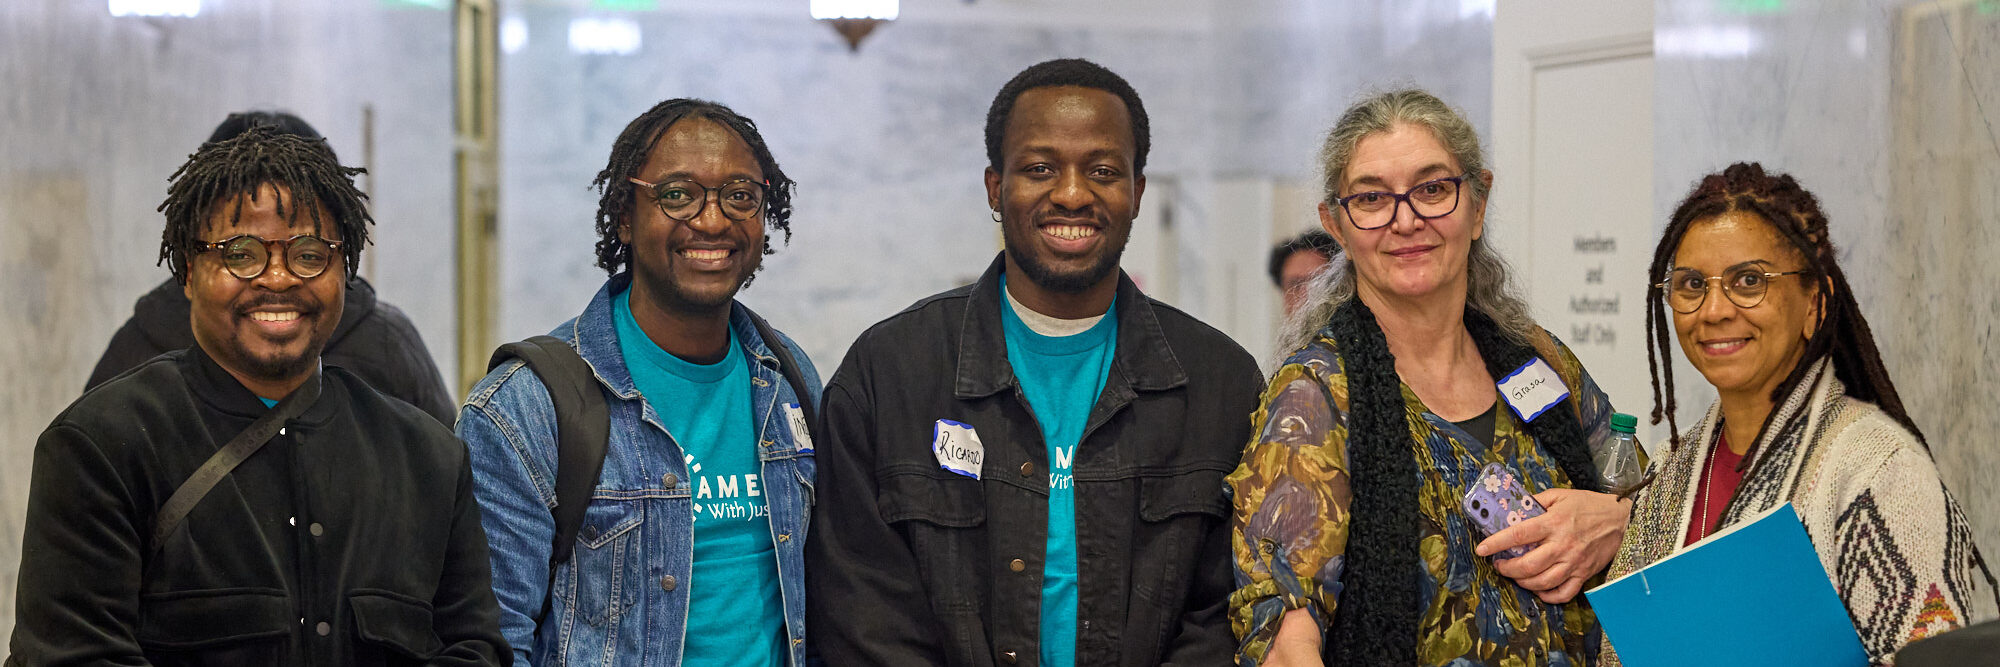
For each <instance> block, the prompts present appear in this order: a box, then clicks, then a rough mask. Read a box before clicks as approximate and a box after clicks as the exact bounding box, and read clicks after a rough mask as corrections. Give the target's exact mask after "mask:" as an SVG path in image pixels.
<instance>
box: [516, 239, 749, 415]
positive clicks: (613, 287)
mask: <svg viewBox="0 0 2000 667" xmlns="http://www.w3.org/2000/svg"><path fill="white" fill-rule="evenodd" d="M631 287H632V272H630V271H626V272H623V273H619V274H618V275H615V276H612V277H611V279H610V280H606V281H604V286H602V287H599V288H598V289H597V295H596V296H592V297H591V298H590V304H589V305H587V306H584V308H583V314H581V315H578V316H576V319H573V320H570V322H569V324H568V325H567V327H557V330H556V331H555V332H554V333H555V334H556V335H557V336H562V337H567V338H569V340H570V342H571V343H572V344H574V345H575V346H576V353H577V355H578V356H581V357H583V360H584V361H585V362H586V363H589V364H590V367H591V369H592V370H595V371H596V372H597V379H598V381H599V382H602V383H604V386H605V388H607V389H610V390H611V391H612V393H615V394H617V395H618V397H619V398H622V399H625V400H628V401H630V400H637V399H638V398H639V387H638V385H636V384H634V383H633V382H632V371H631V369H630V368H629V367H627V366H626V365H625V352H624V350H621V349H619V347H618V322H617V320H616V319H615V318H616V317H617V314H616V311H615V310H614V307H613V305H612V304H613V299H615V298H617V296H618V293H619V292H623V291H625V290H627V289H630V288H631ZM729 327H730V328H731V329H734V330H735V331H736V340H737V342H738V343H739V344H741V345H742V346H743V351H744V352H745V353H746V354H748V355H749V357H750V358H751V359H755V360H757V363H758V364H760V365H762V366H764V367H766V368H771V369H774V370H775V369H776V368H777V366H778V358H777V357H776V356H773V355H772V354H771V348H770V347H769V346H768V345H766V343H765V341H764V338H763V337H762V336H759V335H757V326H756V325H754V324H751V323H750V314H749V312H748V311H746V310H745V309H744V307H743V304H742V303H739V302H736V301H733V300H732V301H731V302H730V304H729ZM565 328H567V329H568V330H567V331H565V330H564V329H565Z"/></svg>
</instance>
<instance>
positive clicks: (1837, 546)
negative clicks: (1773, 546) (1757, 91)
mask: <svg viewBox="0 0 2000 667" xmlns="http://www.w3.org/2000/svg"><path fill="white" fill-rule="evenodd" d="M1834 258H1835V253H1834V248H1833V241H1832V239H1831V238H1830V236H1829V234H1828V231H1827V220H1826V216H1825V214H1823V213H1822V212H1821V211H1820V208H1819V202H1818V200H1817V199H1816V198H1814V197H1813V195H1812V193H1810V192H1807V191H1806V190H1805V189H1804V188H1802V187H1800V186H1799V184H1798V182H1797V181H1795V180H1793V179H1792V177H1791V176H1788V175H1782V174H1768V173H1765V171H1764V169H1763V167H1762V166H1759V165H1757V164H1754V163H1751V164H1742V163H1739V164H1735V165H1731V166H1730V167H1729V168H1728V169H1726V170H1724V171H1722V172H1721V173H1717V174H1709V175H1708V176H1706V177H1704V178H1702V180H1701V182H1700V183H1698V184H1697V185H1696V186H1695V188H1694V191H1693V192H1691V193H1689V194H1688V196H1687V198H1686V199H1685V200H1683V201H1682V202H1681V204H1680V207H1679V208H1677V209H1675V211H1674V216H1673V219H1672V220H1671V221H1670V222H1669V223H1668V225H1667V229H1666V233H1665V235H1664V236H1663V237H1662V238H1661V239H1660V245H1659V247H1658V249H1656V250H1655V251H1654V253H1653V264H1652V268H1651V273H1650V276H1651V281H1652V282H1653V283H1654V284H1653V285H1652V298H1650V299H1648V301H1647V318H1646V328H1647V334H1648V338H1649V339H1650V340H1651V341H1652V342H1653V345H1652V346H1651V347H1649V348H1648V349H1647V360H1648V362H1649V363H1650V365H1651V366H1652V368H1653V369H1654V370H1653V376H1654V377H1653V396H1654V402H1655V405H1654V408H1653V421H1654V423H1658V422H1659V421H1660V419H1661V417H1663V416H1664V417H1665V418H1666V419H1667V420H1668V424H1669V425H1670V427H1671V428H1674V429H1675V431H1676V432H1678V425H1676V424H1674V422H1673V414H1674V409H1675V405H1674V384H1673V374H1672V367H1671V363H1670V357H1669V352H1668V349H1667V347H1668V346H1667V335H1668V330H1667V319H1668V318H1669V317H1671V318H1672V319H1673V335H1674V337H1675V339H1676V340H1678V341H1679V343H1680V349H1681V353H1682V354H1684V355H1686V356H1687V359H1688V361H1689V362H1690V363H1692V364H1694V367H1695V370H1697V371H1700V372H1701V375H1702V378H1703V379H1705V380H1707V381H1708V383H1709V384H1710V385H1713V386H1714V387H1715V391H1716V395H1717V399H1716V401H1715V403H1714V404H1713V405H1711V406H1709V409H1708V412H1707V414H1706V415H1705V416H1703V417H1702V419H1701V421H1700V423H1698V424H1696V425H1695V426H1694V427H1693V428H1691V429H1689V430H1687V431H1686V432H1685V434H1681V435H1676V436H1674V440H1673V444H1674V447H1673V450H1672V452H1671V453H1669V454H1666V455H1664V457H1663V458H1662V459H1661V460H1660V461H1659V463H1658V466H1657V468H1656V470H1657V476H1656V478H1655V481H1654V483H1653V484H1652V485H1651V486H1650V487H1649V488H1647V489H1645V490H1644V491H1642V492H1641V493H1640V494H1639V495H1638V496H1636V499H1635V500H1636V504H1635V505H1634V508H1633V512H1632V521H1631V527H1630V530H1629V531H1628V532H1627V533H1626V538H1625V542H1624V546H1623V548H1622V549H1621V550H1620V552H1619V554H1618V557H1617V559H1616V560H1615V561H1613V564H1612V571H1611V576H1614V577H1615V576H1619V575H1622V574H1625V573H1627V572H1631V571H1633V570H1637V569H1639V568H1642V567H1645V566H1646V565H1648V564H1651V563H1653V562H1654V561H1657V560H1660V559H1662V558H1665V557H1667V556H1670V555H1673V553H1674V552H1675V551H1677V550H1679V549H1681V548H1682V547H1684V546H1686V545H1689V544H1693V543H1694V542H1696V541H1698V540H1700V539H1702V538H1703V537H1706V536H1708V535H1710V534H1712V533H1715V532H1717V531H1719V530H1722V529H1724V528H1727V527H1728V526H1730V525H1731V524H1733V523H1736V522H1737V521H1739V520H1742V519H1743V518H1745V517H1751V516H1756V515H1758V514H1760V513H1762V512H1763V511H1765V510H1768V509H1771V508H1774V507H1777V506H1779V505H1781V504H1783V503H1786V502H1790V503H1792V505H1793V507H1794V508H1795V509H1796V510H1797V511H1798V513H1799V518H1800V519H1802V520H1803V521H1804V523H1805V527H1806V533H1807V535H1809V536H1810V537H1811V538H1812V542H1813V546H1814V547H1815V548H1816V549H1817V551H1818V552H1819V558H1820V563H1821V565H1824V566H1825V567H1826V571H1827V572H1828V573H1829V574H1831V575H1832V576H1833V578H1834V583H1835V584H1836V587H1835V588H1836V590H1838V591H1839V592H1840V595H1841V598H1842V600H1843V601H1844V602H1845V603H1846V604H1847V610H1848V615H1849V616H1851V617H1852V618H1853V619H1854V621H1855V627H1856V629H1857V630H1859V631H1860V633H1861V641H1862V645H1863V646H1864V647H1865V648H1866V649H1867V650H1868V653H1869V656H1870V658H1871V659H1873V660H1875V661H1877V662H1883V661H1887V660H1889V659H1891V657H1892V656H1893V654H1894V653H1895V651H1896V649H1898V648H1900V647H1902V646H1903V645H1904V644H1906V643H1909V642H1911V641H1915V640H1917V639H1922V638H1924V637H1928V636H1931V635H1934V634H1937V633H1939V632H1943V631H1945V630H1950V629H1953V628H1957V627H1960V626H1962V625H1965V624H1968V623H1972V622H1975V621H1979V620H1984V619H1988V618H1993V617H1995V616H1996V615H2000V607H1996V605H2000V602H1997V601H1996V599H1995V597H1994V588H1995V587H1994V580H1993V577H1992V575H1991V574H1990V573H1989V572H1988V571H1987V569H1986V566H1985V563H1984V562H1983V560H1982V559H1981V558H1980V556H1979V550H1978V548H1977V547H1975V546H1974V544H1973V541H1972V533H1971V530H1970V528H1969V527H1968V525H1967V523H1966V520H1965V514H1964V513H1963V512H1961V511H1960V510H1959V507H1958V503H1957V502H1955V501H1953V500H1952V497H1951V494H1950V493H1948V492H1946V491H1945V488H1944V485H1943V483H1941V482H1940V481H1939V480H1938V474H1937V468H1936V466H1935V465H1934V464H1933V463H1932V462H1931V457H1930V451H1929V449H1928V448H1927V447H1926V446H1925V445H1924V439H1923V435H1922V433H1921V432H1919V431H1918V429H1917V425H1916V424H1915V423H1914V422H1912V421H1911V420H1910V416H1909V413H1908V412H1906V411H1905V410H1904V409H1903V402H1902V400H1901V399H1900V398H1898V397H1897V395H1896V387H1895V384H1894V383H1892V382H1890V380H1889V375H1888V373H1887V372H1886V371H1885V370H1884V368H1883V366H1882V358H1881V354H1880V353H1879V352H1877V350H1876V348H1875V339H1874V337H1873V335H1871V334H1870V333H1869V330H1868V322H1867V321H1866V320H1865V319H1863V318H1862V316H1861V310H1860V307H1859V306H1858V305H1857V304H1856V303H1855V301H1854V293H1853V290H1851V289H1849V288H1848V284H1847V277H1846V275H1845V274H1844V273H1842V272H1841V270H1840V265H1839V264H1838V263H1837V262H1836V261H1835V259H1834ZM1662 402H1664V405H1662V404H1661V403H1662ZM1731 622H1734V621H1731ZM1612 662H1614V663H1615V658H1614V659H1613V660H1612Z"/></svg>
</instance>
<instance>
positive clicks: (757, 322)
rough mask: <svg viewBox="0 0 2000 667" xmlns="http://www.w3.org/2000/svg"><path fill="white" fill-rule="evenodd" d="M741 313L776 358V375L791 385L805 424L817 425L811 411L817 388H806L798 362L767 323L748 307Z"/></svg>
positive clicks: (816, 396) (816, 420)
mask: <svg viewBox="0 0 2000 667" xmlns="http://www.w3.org/2000/svg"><path fill="white" fill-rule="evenodd" d="M743 312H744V314H747V315H749V316H750V324H752V325H754V326H756V327H757V337H758V338H762V339H764V347H767V348H770V349H771V355H772V356H775V357H777V358H778V373H779V374H781V375H783V376H785V383H786V384H789V385H792V393H794V394H797V395H798V397H799V410H800V411H802V412H804V413H805V415H806V423H807V424H811V425H817V424H819V420H818V419H816V418H815V416H816V414H815V413H817V412H818V411H817V410H814V409H813V401H814V400H817V399H818V398H819V396H818V394H819V387H808V386H806V380H805V375H804V374H803V373H800V372H799V362H798V360H797V359H793V358H792V351H791V350H790V349H787V348H786V347H785V340H784V339H782V338H779V337H778V332H777V331H775V330H773V329H771V324H770V323H769V322H765V321H764V318H762V317H758V316H757V313H755V312H753V311H751V310H750V309H749V308H748V307H745V308H744V309H743Z"/></svg>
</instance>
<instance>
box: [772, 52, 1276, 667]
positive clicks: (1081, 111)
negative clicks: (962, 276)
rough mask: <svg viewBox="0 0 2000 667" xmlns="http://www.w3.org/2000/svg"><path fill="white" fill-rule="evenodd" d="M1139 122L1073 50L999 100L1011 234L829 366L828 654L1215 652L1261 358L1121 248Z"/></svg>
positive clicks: (1001, 181) (1000, 185)
mask: <svg viewBox="0 0 2000 667" xmlns="http://www.w3.org/2000/svg"><path fill="white" fill-rule="evenodd" d="M1149 141H1150V139H1149V137H1148V132H1147V118H1146V108H1145V106H1144V105H1142V104H1141V103H1140V100H1139V94H1138V93H1137V92H1136V91H1134V90H1133V89H1132V86H1131V84H1129V83H1127V82H1126V81H1125V79H1124V78H1122V77H1120V76H1118V75H1117V74H1115V73H1112V72H1111V71H1110V70H1107V69H1105V68H1103V67H1101V66H1099V65H1097V64H1095V63H1092V62H1089V61H1086V60H1077V59H1065V60H1051V61H1048V62H1044V63H1041V64H1038V65H1034V66H1032V67H1029V68H1028V69H1026V70H1023V71H1022V72H1021V73H1020V74H1017V75H1015V77H1014V78H1013V79H1012V80H1010V81H1008V82H1007V84H1006V85H1004V86H1002V87H1001V89H1000V92H999V94H998V95H996V96H995V97H994V99H993V104H992V106H991V107H990V108H989V109H988V112H987V115H986V154H987V159H988V160H989V162H988V166H987V169H986V175H985V176H986V178H985V180H986V200H987V205H988V206H989V207H991V208H992V209H993V213H992V219H993V222H994V223H997V224H998V225H999V227H1000V230H1001V235H1002V238H1003V239H1004V240H1005V250H1004V251H1003V252H1001V253H1000V255H999V256H998V257H995V258H994V259H993V263H992V264H991V265H989V266H988V267H987V269H986V273H985V275H983V276H981V277H980V278H979V281H978V282H976V283H974V284H972V285H968V286H965V287H960V288H958V289H954V290H951V291H949V292H945V293H943V294H938V295H935V296H932V297H929V298H926V299H924V300H922V301H919V302H917V303H916V304H915V305H912V306H910V307H909V308H908V309H905V310H904V311H903V312H902V313H899V314H897V315H896V316H894V317H891V318H889V319H888V320H885V321H883V322H882V323H880V324H877V325H875V327H874V328H871V329H869V330H868V332H867V333H865V334H863V335H862V336H861V339H860V340H858V341H856V342H855V343H854V346H853V347H852V348H851V351H850V352H849V353H848V356H847V360H846V361H845V362H843V363H842V364H841V366H840V370H839V371H838V372H836V373H835V374H834V377H833V382H832V384H831V385H829V386H828V387H827V404H826V411H825V412H824V413H823V414H822V415H821V418H822V422H821V431H820V434H821V435H822V436H823V438H822V439H823V440H824V443H823V445H822V448H821V456H822V458H821V461H820V463H821V467H820V483H819V487H818V492H819V496H818V499H817V504H816V505H815V506H814V508H813V509H814V514H813V521H814V522H815V523H816V525H815V527H814V530H813V532H812V537H811V539H810V540H809V542H808V544H807V554H808V568H807V570H806V580H807V587H806V591H807V598H806V601H807V605H808V608H809V611H810V614H809V616H808V618H809V620H810V621H811V624H810V627H811V628H812V631H813V639H814V642H815V643H816V644H818V646H819V648H820V651H821V652H822V654H823V655H825V657H826V658H827V661H828V662H829V663H830V664H835V665H952V666H954V667H970V666H973V665H993V664H995V663H996V662H998V663H1001V664H1008V665H1047V666H1050V667H1056V666H1060V667H1070V666H1071V665H1092V666H1100V665H1102V666H1124V667H1140V666H1151V665H1163V664H1166V665H1220V664H1225V663H1227V662H1228V660H1229V652H1230V648H1231V646H1232V645H1233V641H1232V640H1231V638H1230V636H1229V628H1228V626H1227V624H1226V623H1225V622H1224V620H1223V611H1224V609H1225V605H1226V603H1227V600H1228V595H1229V588H1230V586H1229V561H1228V556H1227V554H1228V550H1229V526H1228V521H1227V520H1226V519H1227V517H1228V501H1227V500H1226V499H1225V498H1224V497H1223V488H1222V477H1223V475H1224V474H1225V473H1227V472H1228V471H1229V469H1230V468H1231V467H1233V466H1234V465H1235V462H1236V456H1237V453H1238V451H1239V450H1240V448H1241V447H1242V445H1243V442H1244V441H1246V440H1248V439H1249V437H1250V431H1249V425H1250V424H1249V420H1248V419H1247V416H1248V415H1249V414H1250V410H1251V409H1252V408H1253V407H1254V406H1255V404H1256V399H1257V386H1258V384H1259V379H1258V371H1257V363H1256V360H1255V359H1253V358H1251V356H1250V354H1249V353H1248V352H1245V351H1244V350H1243V348H1242V347H1241V346H1238V345H1237V344H1236V343H1234V342H1232V341H1230V340H1229V338H1228V337H1227V336H1225V335H1223V334H1222V333H1221V332H1219V331H1216V330H1215V329H1213V328H1211V327H1209V326H1207V325H1205V324H1202V323H1201V322H1200V321H1198V320H1196V319H1195V318H1193V317H1189V316H1188V315H1187V314H1186V313H1182V312H1181V311H1179V310H1175V309H1174V308H1173V307H1171V306H1168V305H1166V304H1163V303H1160V302H1158V301H1154V300H1153V299H1151V298H1149V297H1147V296H1146V295H1145V294H1144V293H1142V292H1140V291H1139V287H1138V286H1137V285H1135V284H1133V282H1132V280H1131V279H1130V278H1128V277H1127V276H1126V275H1125V274H1124V272H1122V271H1119V270H1118V258H1119V255H1120V254H1121V253H1122V252H1123V251H1124V249H1125V242H1126V239H1127V238H1128V236H1129V235H1130V234H1131V231H1132V219H1133V217H1134V216H1135V215H1136V214H1137V213H1138V210H1139V198H1140V195H1141V194H1142V193H1143V192H1144V190H1145V187H1146V178H1145V167H1146V152H1147V148H1148V143H1149ZM856 610H865V611H864V612H861V613H857V612H856Z"/></svg>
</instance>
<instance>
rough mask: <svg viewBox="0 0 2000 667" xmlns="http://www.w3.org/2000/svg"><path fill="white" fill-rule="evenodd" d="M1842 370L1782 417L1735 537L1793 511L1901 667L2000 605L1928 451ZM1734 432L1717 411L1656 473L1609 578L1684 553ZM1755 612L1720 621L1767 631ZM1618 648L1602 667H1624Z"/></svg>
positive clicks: (1814, 377) (1814, 375) (1734, 515)
mask: <svg viewBox="0 0 2000 667" xmlns="http://www.w3.org/2000/svg"><path fill="white" fill-rule="evenodd" d="M1829 370H1830V366H1829V363H1828V362H1827V361H1826V360H1824V359H1822V360H1821V361H1819V362H1817V363H1815V365H1814V368H1813V370H1812V371H1810V372H1809V373H1808V374H1807V375H1806V377H1805V378H1804V379H1802V380H1801V381H1800V382H1799V387H1798V389H1795V390H1793V391H1792V393H1791V395H1790V396H1788V397H1786V400H1785V401H1784V403H1782V404H1781V405H1779V406H1778V408H1777V411H1778V412H1777V415H1776V417H1774V418H1773V419H1772V420H1771V424H1773V425H1774V426H1773V427H1772V428H1771V431H1772V432H1767V433H1766V434H1765V435H1764V436H1763V439H1762V440H1761V441H1760V443H1759V446H1758V447H1757V452H1756V453H1755V454H1754V456H1755V459H1756V460H1755V461H1753V462H1752V466H1751V468H1750V469H1749V472H1748V474H1747V475H1746V476H1745V477H1744V479H1743V482H1742V484H1741V485H1740V486H1738V487H1737V490H1736V495H1735V496H1734V497H1733V498H1732V499H1731V500H1730V502H1729V507H1728V509H1726V510H1724V512H1723V515H1722V525H1723V526H1725V527H1726V526H1729V525H1731V524H1734V523H1736V522H1737V521H1740V520H1741V519H1742V518H1743V517H1746V516H1754V515H1756V514H1758V513H1760V512H1763V511H1765V510H1768V509H1771V508H1773V507H1777V506H1778V505H1780V504H1783V503H1785V502H1788V501H1789V502H1791V503H1792V505H1793V507H1794V508H1795V509H1797V510H1798V513H1799V518H1800V519H1802V520H1803V521H1804V523H1805V528H1806V534H1807V535H1808V536H1810V537H1811V538H1812V542H1813V546H1814V547H1815V548H1816V549H1817V550H1818V552H1819V561H1820V565H1821V566H1823V567H1825V568H1826V571H1827V573H1828V576H1829V577H1830V578H1831V579H1832V580H1833V583H1834V589H1835V590H1836V591H1838V592H1839V593H1840V598H1841V600H1842V601H1844V602H1846V604H1847V613H1848V616H1850V617H1851V618H1853V619H1854V627H1855V629H1856V630H1858V631H1859V632H1860V633H1861V644H1862V646H1863V647H1864V648H1866V649H1867V651H1868V655H1869V658H1870V659H1871V660H1872V661H1874V662H1875V663H1876V664H1885V665H1886V664H1891V663H1892V662H1893V660H1894V658H1895V652H1896V650H1897V649H1899V648H1902V647H1903V645H1904V644H1907V643H1909V642H1912V641H1916V640H1918V639H1922V638H1925V637H1929V636H1932V635H1935V634H1937V633H1940V632H1944V631H1946V630H1951V629H1955V628H1959V627H1962V626H1966V625H1970V624H1973V623H1977V622H1979V621H1984V620H1987V619H1992V618H1996V617H2000V598H1996V597H1995V588H1996V585H1995V581H1994V579H1993V575H1992V574H1991V573H1990V572H1989V571H1988V570H1987V568H1986V564H1985V561H1984V559H1982V558H1981V557H1980V555H1979V550H1978V548H1977V547H1976V546H1975V545H1974V544H1973V540H1972V531H1971V528H1970V526H1969V524H1967V523H1966V520H1965V513H1964V512H1962V511H1960V510H1959V507H1958V503H1957V502H1956V501H1954V500H1953V499H1952V497H1951V494H1950V493H1949V492H1947V491H1946V490H1945V488H1944V484H1943V482H1941V481H1940V480H1939V479H1938V474H1937V466H1936V465H1935V464H1933V463H1932V462H1931V457H1930V452H1929V450H1927V449H1926V448H1925V447H1924V445H1923V443H1922V442H1920V441H1918V440H1917V437H1916V436H1915V435H1914V434H1912V433H1911V432H1910V431H1909V430H1908V429H1906V428H1903V426H1902V425H1901V424H1899V423H1897V422H1896V420H1895V419H1894V418H1891V417H1890V416H1889V415H1888V414H1887V413H1885V412H1883V411H1882V410H1881V409H1880V408H1877V407H1876V406H1875V405H1874V404H1871V403H1868V402H1866V401H1861V400H1856V399H1853V398H1850V397H1848V396H1847V395H1846V394H1845V389H1846V388H1845V386H1844V385H1842V383H1841V382H1840V380H1839V379H1838V378H1835V377H1834V374H1833V373H1831V372H1828V371H1829ZM1800 411H1804V412H1805V414H1803V415H1800V414H1799V413H1800ZM1798 417H1803V418H1798ZM1721 419H1722V412H1721V405H1720V403H1717V404H1714V405H1710V406H1709V409H1708V415H1707V416H1706V417H1704V418H1703V419H1702V421H1701V423H1700V424H1699V425H1696V426H1695V427H1694V428H1693V429H1690V430H1689V431H1688V433H1687V435H1686V436H1684V437H1683V438H1682V439H1681V446H1680V447H1679V448H1677V449H1675V450H1674V451H1672V452H1669V453H1667V454H1666V455H1665V456H1662V457H1661V458H1660V460H1658V461H1656V462H1655V463H1654V466H1655V468H1654V471H1655V475H1656V477H1655V479H1654V481H1653V484H1652V485H1651V486H1649V487H1648V488H1646V489H1645V490H1644V491H1642V492H1641V493H1640V494H1639V495H1638V496H1637V497H1636V500H1635V502H1634V504H1633V508H1632V520H1631V523H1630V524H1629V525H1628V527H1627V529H1626V531H1625V540H1624V543H1623V544H1622V545H1621V547H1620V549H1619V552H1618V556H1617V558H1615V559H1614V560H1613V561H1612V563H1611V569H1610V572H1609V575H1608V576H1609V578H1616V577H1619V576H1622V575H1624V574H1626V573H1629V572H1632V571H1633V570H1636V569H1639V568H1641V567H1645V566H1646V565H1647V564H1650V563H1652V562H1654V561H1657V560H1659V559H1661V558H1665V557H1667V556H1670V555H1673V554H1674V553H1675V552H1677V551H1679V550H1680V548H1681V542H1682V541H1683V539H1684V538H1685V536H1686V535H1687V530H1688V523H1689V521H1691V520H1692V518H1693V517H1692V513H1693V511H1694V510H1695V509H1696V502H1695V494H1696V493H1697V492H1698V491H1699V490H1700V489H1699V486H1700V484H1699V482H1700V479H1701V468H1702V465H1703V464H1704V463H1706V458H1707V454H1708V450H1709V448H1710V445H1711V443H1713V442H1714V441H1715V438H1716V435H1717V434H1716V430H1717V427H1718V425H1719V424H1720V422H1721ZM1779 425H1785V427H1784V428H1780V427H1779ZM1755 613H1756V612H1755V610H1745V614H1744V615H1743V616H1742V617H1739V618H1734V619H1720V620H1726V621H1728V622H1739V623H1753V624H1754V623H1755V622H1756V618H1755ZM1691 639H1692V638H1691ZM1772 639H1773V640H1774V641H1783V638H1778V637H1773V638H1772ZM1606 646H1607V650H1605V652H1604V660H1603V663H1604V664H1606V665H1619V664H1620V663H1619V661H1618V658H1617V655H1616V653H1615V652H1614V651H1612V650H1610V648H1609V647H1610V645H1609V643H1607V644H1606Z"/></svg>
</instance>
